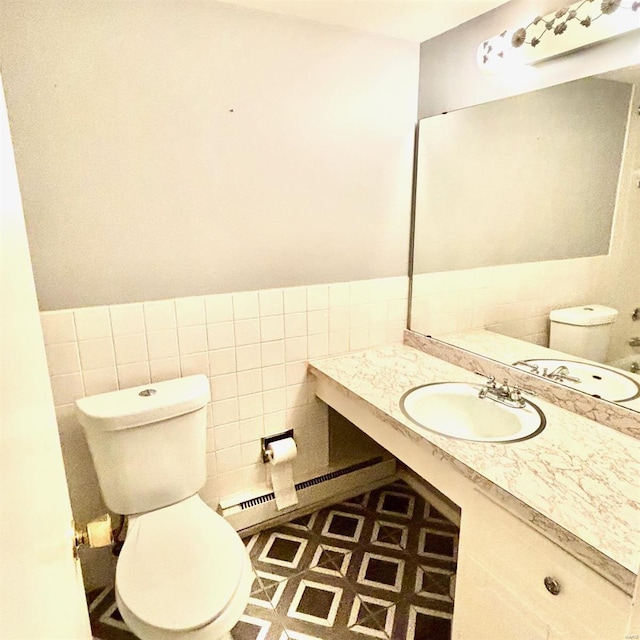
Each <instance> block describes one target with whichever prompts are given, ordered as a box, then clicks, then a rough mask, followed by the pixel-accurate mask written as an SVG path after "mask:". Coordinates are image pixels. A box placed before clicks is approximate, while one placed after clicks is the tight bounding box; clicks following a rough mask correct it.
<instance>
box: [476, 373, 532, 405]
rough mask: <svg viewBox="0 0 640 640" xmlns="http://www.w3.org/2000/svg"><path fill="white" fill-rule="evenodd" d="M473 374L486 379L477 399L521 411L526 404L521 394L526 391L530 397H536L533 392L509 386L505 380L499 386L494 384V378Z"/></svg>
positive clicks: (482, 374) (496, 383)
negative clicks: (487, 399) (483, 399)
mask: <svg viewBox="0 0 640 640" xmlns="http://www.w3.org/2000/svg"><path fill="white" fill-rule="evenodd" d="M475 373H477V374H478V375H479V376H483V377H485V378H487V383H486V384H485V386H484V387H482V389H480V392H479V393H478V398H489V399H490V400H494V401H495V402H500V403H501V404H504V405H506V406H508V407H512V408H514V409H522V408H523V407H525V406H526V404H527V403H526V400H525V399H524V398H523V397H522V392H523V391H526V392H527V393H530V394H531V395H532V396H535V395H536V393H535V392H534V391H530V390H529V389H523V388H522V387H519V386H517V385H513V386H510V385H509V381H508V380H507V379H506V378H505V379H504V380H503V381H502V384H500V383H498V382H496V379H495V376H486V375H485V374H484V373H480V371H476V372H475Z"/></svg>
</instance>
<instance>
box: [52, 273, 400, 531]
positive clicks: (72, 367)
mask: <svg viewBox="0 0 640 640" xmlns="http://www.w3.org/2000/svg"><path fill="white" fill-rule="evenodd" d="M407 288H408V280H407V278H406V277H397V278H386V279H380V280H369V281H359V282H342V283H335V284H327V285H313V286H309V287H293V288H286V289H270V290H266V291H247V292H238V293H233V294H219V295H211V296H201V297H189V298H179V299H175V300H161V301H153V302H141V303H136V304H123V305H114V306H110V307H107V306H105V307H92V308H83V309H69V310H63V311H53V312H44V313H42V314H41V320H42V326H43V330H44V336H45V343H46V350H47V357H48V362H49V371H50V375H51V385H52V388H53V393H54V400H55V404H56V409H57V415H58V418H59V425H60V437H61V440H62V442H63V452H64V459H65V467H66V470H67V475H68V479H69V487H70V493H71V499H72V504H73V506H74V510H75V512H76V513H75V515H76V518H78V520H80V521H86V520H89V519H91V518H92V517H95V516H96V515H98V514H99V512H100V510H101V509H104V505H103V504H102V501H101V499H100V495H99V491H98V487H97V480H96V478H95V473H94V472H93V465H92V463H91V459H90V456H89V452H88V449H87V447H86V443H85V442H84V437H83V435H82V431H81V428H80V426H79V425H78V424H77V422H76V420H75V417H74V412H73V402H74V401H75V400H76V399H78V398H80V397H83V396H85V395H92V394H96V393H103V392H107V391H113V390H116V389H119V388H126V387H131V386H137V385H143V384H148V383H150V382H156V381H160V380H166V379H170V378H175V377H178V376H181V375H191V374H194V373H204V374H206V375H207V376H208V377H209V380H210V385H211V397H212V401H211V404H210V408H209V411H208V428H207V475H208V480H207V484H206V486H205V487H204V488H203V490H202V492H201V495H202V496H203V498H204V499H205V500H206V501H207V502H209V503H210V504H211V505H215V504H216V503H217V501H218V500H219V498H220V497H221V496H228V495H230V494H234V493H240V492H242V493H244V492H250V491H253V490H258V489H266V488H267V487H268V486H269V481H268V477H267V475H266V471H265V466H264V464H262V462H261V461H260V438H261V437H263V436H264V435H270V434H274V433H278V432H280V431H284V430H286V429H294V430H295V433H296V439H297V443H298V450H299V455H298V458H297V460H296V463H295V471H296V475H297V476H305V475H306V474H308V473H309V472H310V471H312V470H313V469H314V468H316V467H320V466H322V465H323V464H324V463H326V461H327V457H328V428H327V416H326V408H325V407H324V406H323V405H322V404H321V403H319V402H317V401H316V399H315V394H314V391H313V387H312V385H311V383H310V381H309V380H308V379H307V373H306V361H307V359H308V358H316V357H322V356H326V355H336V354H341V353H347V352H349V351H353V350H358V349H364V348H367V347H370V346H375V345H379V344H386V343H393V342H401V341H402V332H403V329H404V328H405V326H406V306H407Z"/></svg>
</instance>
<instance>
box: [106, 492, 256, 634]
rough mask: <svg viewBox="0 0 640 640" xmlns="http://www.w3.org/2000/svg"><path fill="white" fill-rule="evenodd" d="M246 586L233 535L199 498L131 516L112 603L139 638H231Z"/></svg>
mask: <svg viewBox="0 0 640 640" xmlns="http://www.w3.org/2000/svg"><path fill="white" fill-rule="evenodd" d="M252 582H253V572H252V569H251V563H250V562H249V558H248V555H247V552H246V550H245V547H244V545H243V543H242V541H241V540H240V538H239V536H238V534H237V533H236V532H235V530H234V529H233V527H231V525H229V523H228V522H226V520H224V519H223V518H222V517H221V516H219V515H218V514H216V513H215V512H214V511H212V510H211V509H210V508H209V507H208V506H207V505H206V504H205V503H204V502H202V500H201V499H200V498H199V497H198V496H197V495H196V496H193V497H191V498H188V499H186V500H183V501H182V502H179V503H178V504H175V505H172V506H169V507H165V508H163V509H158V510H157V511H153V512H150V513H145V514H142V515H139V516H133V517H131V518H130V519H129V529H128V532H127V537H126V540H125V543H124V546H123V547H122V551H121V552H120V557H119V559H118V565H117V569H116V602H117V604H118V609H119V611H120V613H121V615H122V617H123V619H124V621H125V622H126V623H127V625H128V626H129V628H130V629H131V630H132V631H133V632H134V633H135V634H136V635H139V636H140V637H142V638H145V640H146V639H149V640H176V639H177V638H181V639H182V638H184V639H190V640H191V639H192V640H217V639H220V638H230V636H229V635H228V632H229V630H230V629H231V628H232V627H233V626H234V625H235V624H236V622H237V621H238V619H239V618H240V616H241V615H242V612H243V611H244V608H245V606H246V603H247V600H248V599H249V592H250V589H251V584H252Z"/></svg>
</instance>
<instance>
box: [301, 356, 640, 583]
mask: <svg viewBox="0 0 640 640" xmlns="http://www.w3.org/2000/svg"><path fill="white" fill-rule="evenodd" d="M309 370H310V372H311V373H312V374H314V375H315V376H316V377H318V378H320V379H322V378H324V379H325V380H327V381H328V382H329V383H331V384H332V385H333V386H334V387H335V388H336V389H338V390H339V391H341V392H342V393H343V394H344V395H346V396H348V397H349V398H351V399H353V400H355V401H358V402H360V403H363V404H364V405H366V407H367V408H368V409H369V410H370V411H372V413H373V414H374V415H376V416H377V417H378V418H381V419H383V420H384V421H385V422H388V423H390V424H391V425H392V426H393V427H394V428H395V429H396V431H397V432H399V433H400V434H403V435H405V436H406V437H409V438H412V439H413V440H415V438H416V434H418V435H419V436H421V437H422V438H424V439H425V440H427V441H428V442H430V443H431V444H432V445H433V446H434V447H436V448H437V449H438V450H439V451H440V452H441V453H442V454H443V455H444V457H446V458H449V459H452V460H453V461H455V462H456V466H457V468H458V469H461V470H462V471H463V472H465V475H467V476H468V477H470V478H474V477H475V478H477V477H478V476H481V477H482V478H485V479H487V480H489V481H490V482H491V483H493V484H494V485H495V486H497V487H498V488H499V489H501V490H503V491H504V492H507V493H508V494H510V495H511V496H513V497H515V498H517V500H518V501H520V503H522V504H523V505H525V507H526V508H529V509H532V510H534V512H535V516H536V517H538V516H539V515H541V516H543V518H544V519H548V521H549V522H550V523H551V524H552V525H559V527H561V528H562V529H564V530H565V531H566V532H568V533H569V534H570V535H571V536H575V537H576V538H577V539H578V540H579V541H582V542H584V543H586V546H587V548H588V549H589V550H590V552H593V551H594V550H595V555H597V556H598V557H594V558H593V566H594V567H595V566H599V568H600V572H601V573H605V574H612V575H613V574H615V573H616V569H618V571H617V574H618V580H617V582H621V581H622V582H623V583H625V584H626V587H627V588H628V586H629V583H631V585H632V584H633V579H634V574H637V573H638V568H639V566H640V545H639V544H638V541H639V540H640V485H639V481H638V478H640V440H638V439H635V438H632V437H630V436H628V435H625V434H623V433H620V432H618V431H616V430H614V429H611V428H609V427H605V426H603V425H600V424H598V423H597V422H594V421H592V420H588V419H587V418H584V417H582V416H579V415H576V414H574V413H571V412H569V411H566V410H564V409H560V408H558V407H556V406H554V405H552V404H550V403H549V402H545V401H543V400H537V399H536V402H535V403H536V404H537V405H538V406H539V407H540V408H541V409H542V411H543V412H544V413H545V416H546V418H547V426H546V428H545V429H544V431H543V432H542V433H541V434H539V435H538V436H536V437H535V438H532V439H530V440H525V441H523V442H516V443H510V444H491V443H480V442H466V441H463V440H454V439H452V438H447V437H445V436H440V435H438V434H437V433H432V432H430V431H426V430H424V429H420V427H418V426H416V425H414V424H413V423H412V422H411V421H410V420H409V419H408V418H406V417H405V416H404V414H403V413H402V411H401V409H400V405H399V400H400V397H401V396H402V394H403V393H404V392H405V391H407V390H409V389H411V388H413V387H415V386H418V385H422V384H427V383H430V382H444V381H467V382H472V383H476V384H477V383H478V382H479V378H478V376H476V375H474V374H473V373H471V372H470V371H467V370H466V369H462V368H460V367H456V366H454V365H452V364H449V363H448V362H445V361H443V360H440V359H438V358H434V357H433V356H430V355H427V354H425V353H423V352H421V351H419V350H417V349H414V348H412V347H408V346H404V345H389V346H384V347H378V348H374V349H369V350H367V351H361V352H357V353H352V354H348V355H344V356H337V357H333V358H327V359H323V360H313V361H312V362H310V363H309ZM532 521H533V519H532ZM547 528H548V527H547ZM583 555H584V554H583ZM600 555H602V556H603V557H599V556H600ZM612 562H613V564H612ZM620 567H622V568H623V571H622V573H623V574H625V576H624V579H620V573H621V572H620V571H619V568H620Z"/></svg>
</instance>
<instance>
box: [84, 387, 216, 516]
mask: <svg viewBox="0 0 640 640" xmlns="http://www.w3.org/2000/svg"><path fill="white" fill-rule="evenodd" d="M209 398H210V392H209V382H208V380H207V378H206V376H204V375H195V376H187V377H184V378H178V379H176V380H167V381H164V382H158V383H153V384H148V385H144V386H141V387H133V388H130V389H122V390H120V391H113V392H110V393H103V394H100V395H95V396H88V397H86V398H81V399H80V400H77V401H76V413H77V416H78V421H79V422H80V424H81V425H82V426H83V428H84V433H85V436H86V438H87V443H88V445H89V450H90V451H91V457H92V458H93V463H94V465H95V468H96V474H97V476H98V483H99V485H100V490H101V492H102V497H103V498H104V501H105V504H106V505H107V507H108V508H109V509H110V510H111V511H113V512H115V513H121V514H126V515H131V514H134V513H144V512H147V511H153V510H155V509H159V508H161V507H165V506H168V505H170V504H175V503H176V502H179V501H180V500H183V499H184V498H188V497H189V496H192V495H194V494H195V493H196V492H197V491H198V490H199V489H200V488H201V487H202V486H203V485H204V483H205V480H206V474H207V472H206V428H207V413H206V411H207V408H206V407H207V402H208V401H209Z"/></svg>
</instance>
